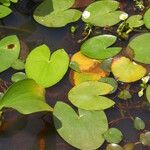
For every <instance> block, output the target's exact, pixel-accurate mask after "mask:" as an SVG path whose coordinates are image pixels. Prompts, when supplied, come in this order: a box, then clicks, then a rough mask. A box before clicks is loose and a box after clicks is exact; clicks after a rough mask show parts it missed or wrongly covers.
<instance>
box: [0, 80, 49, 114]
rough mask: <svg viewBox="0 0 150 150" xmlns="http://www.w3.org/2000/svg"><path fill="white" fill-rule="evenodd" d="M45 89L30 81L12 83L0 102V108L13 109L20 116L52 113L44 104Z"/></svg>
mask: <svg viewBox="0 0 150 150" xmlns="http://www.w3.org/2000/svg"><path fill="white" fill-rule="evenodd" d="M44 96H45V89H44V88H43V87H41V86H39V85H38V84H36V83H35V81H33V80H31V79H25V80H22V81H19V82H16V83H14V84H13V85H12V86H11V87H10V88H9V89H8V91H7V92H6V93H5V95H4V96H3V98H2V99H1V101H0V110H1V109H2V108H13V109H16V110H17V111H19V112H20V113H22V114H31V113H35V112H40V111H52V108H51V107H50V106H49V105H48V104H46V103H45V98H44Z"/></svg>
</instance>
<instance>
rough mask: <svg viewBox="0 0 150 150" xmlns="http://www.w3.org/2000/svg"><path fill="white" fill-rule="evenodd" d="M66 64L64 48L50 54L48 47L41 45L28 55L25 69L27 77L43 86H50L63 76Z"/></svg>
mask: <svg viewBox="0 0 150 150" xmlns="http://www.w3.org/2000/svg"><path fill="white" fill-rule="evenodd" d="M68 66H69V57H68V54H67V53H66V52H65V50H63V49H59V50H57V51H55V52H54V53H53V54H52V55H51V54H50V50H49V48H48V47H47V46H46V45H41V46H39V47H37V48H35V49H34V50H33V51H31V53H30V54H29V55H28V57H27V60H26V64H25V71H26V74H27V77H28V78H31V79H34V80H35V81H36V82H37V83H38V84H40V85H42V86H43V87H50V86H52V85H54V84H56V83H57V82H59V81H60V80H61V79H62V78H63V76H64V75H65V73H66V72H67V70H68Z"/></svg>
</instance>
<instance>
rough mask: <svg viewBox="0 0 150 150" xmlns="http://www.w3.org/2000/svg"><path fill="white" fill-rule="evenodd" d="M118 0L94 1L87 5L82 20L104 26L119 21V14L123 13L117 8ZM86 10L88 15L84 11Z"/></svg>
mask: <svg viewBox="0 0 150 150" xmlns="http://www.w3.org/2000/svg"><path fill="white" fill-rule="evenodd" d="M118 7H119V2H117V1H112V0H102V1H96V2H94V3H92V4H91V5H89V6H88V7H87V8H86V9H85V11H84V12H83V15H82V20H83V21H84V22H87V23H90V24H92V25H95V26H100V27H105V26H113V25H115V24H117V23H119V22H120V18H119V16H120V15H121V14H122V13H123V12H122V11H119V10H117V9H118ZM86 12H88V13H89V15H88V17H85V15H84V13H86Z"/></svg>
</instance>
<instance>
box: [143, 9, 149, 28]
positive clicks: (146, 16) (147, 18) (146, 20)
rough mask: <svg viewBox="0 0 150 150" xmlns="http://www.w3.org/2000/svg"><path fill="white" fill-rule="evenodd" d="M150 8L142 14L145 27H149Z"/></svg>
mask: <svg viewBox="0 0 150 150" xmlns="http://www.w3.org/2000/svg"><path fill="white" fill-rule="evenodd" d="M149 18H150V8H149V9H148V10H147V11H146V12H145V14H144V24H145V26H146V28H148V29H150V20H149Z"/></svg>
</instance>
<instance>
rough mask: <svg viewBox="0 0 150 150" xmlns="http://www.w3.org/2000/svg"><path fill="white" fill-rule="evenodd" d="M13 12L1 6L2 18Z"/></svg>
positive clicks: (0, 14)
mask: <svg viewBox="0 0 150 150" xmlns="http://www.w3.org/2000/svg"><path fill="white" fill-rule="evenodd" d="M11 12H12V11H11V9H10V8H8V7H6V6H3V5H0V18H4V17H6V16H8V15H9V14H10V13H11Z"/></svg>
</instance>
